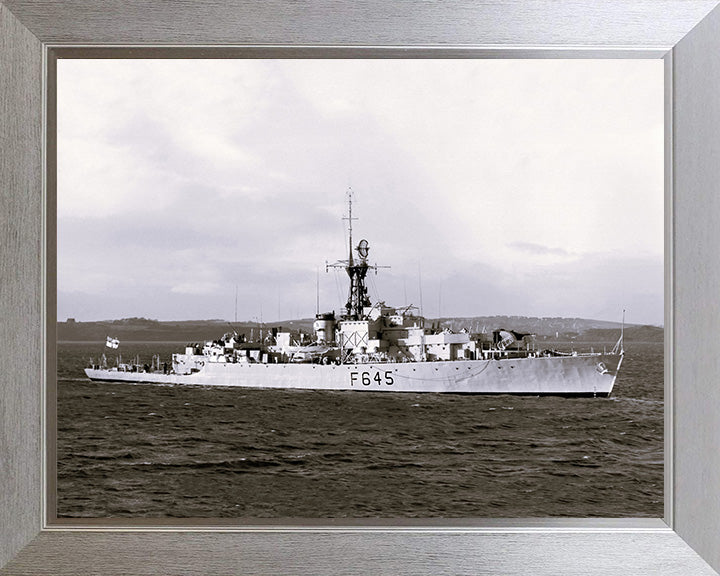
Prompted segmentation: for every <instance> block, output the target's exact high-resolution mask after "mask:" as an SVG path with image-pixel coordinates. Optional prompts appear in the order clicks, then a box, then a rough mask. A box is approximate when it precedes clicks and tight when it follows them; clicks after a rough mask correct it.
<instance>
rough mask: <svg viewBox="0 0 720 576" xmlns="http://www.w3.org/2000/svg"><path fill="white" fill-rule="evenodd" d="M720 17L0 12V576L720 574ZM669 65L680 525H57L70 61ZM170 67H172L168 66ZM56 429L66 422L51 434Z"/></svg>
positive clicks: (676, 5) (171, 7)
mask: <svg viewBox="0 0 720 576" xmlns="http://www.w3.org/2000/svg"><path fill="white" fill-rule="evenodd" d="M718 4H719V2H718V1H717V0H712V1H711V0H662V1H649V0H623V1H618V2H607V3H596V2H592V1H590V0H579V1H576V2H564V3H560V2H555V1H553V0H545V1H543V0H538V1H537V2H523V1H522V0H501V1H495V0H493V1H489V0H481V1H473V0H461V1H460V2H456V3H453V4H451V5H448V4H446V3H442V2H439V1H431V2H427V1H425V2H421V1H416V0H404V1H402V2H395V3H388V2H381V1H372V2H370V1H368V2H352V1H350V0H341V1H337V2H318V1H312V0H311V1H308V2H305V3H302V4H298V3H287V2H282V1H280V0H271V1H269V2H263V3H260V2H250V1H245V2H234V1H230V0H208V1H206V2H203V3H191V2H184V1H180V0H178V1H177V2H172V3H170V2H162V1H160V0H151V1H140V0H128V1H126V2H122V3H120V2H115V1H113V0H96V1H94V2H91V3H90V2H83V1H82V0H66V1H60V0H56V1H52V2H42V3H37V2H33V1H32V0H0V104H1V106H0V142H2V153H1V154H0V199H1V200H0V202H1V204H0V214H1V216H0V217H1V218H2V220H1V223H2V226H0V254H1V256H2V257H1V258H0V286H1V287H2V290H1V291H0V315H1V316H0V318H2V320H0V367H1V368H0V382H2V387H1V388H0V416H2V420H1V421H0V432H1V433H0V486H2V489H0V566H1V567H2V568H1V569H0V574H91V573H103V574H164V573H173V574H184V573H187V574H198V573H202V574H228V573H282V574H337V573H343V574H355V573H357V574H367V573H386V574H418V573H428V574H430V573H432V574H442V573H448V574H464V573H467V574H470V573H472V574H526V573H528V572H532V573H533V574H563V573H572V574H629V573H631V574H653V575H657V574H678V575H681V574H682V575H686V574H701V575H702V574H708V575H709V574H716V570H718V569H720V536H719V535H720V451H719V450H718V449H717V445H718V440H720V413H719V412H718V410H717V406H720V387H718V386H716V382H717V380H718V376H720V364H718V361H717V358H720V350H718V348H720V339H718V338H717V337H716V335H715V327H716V326H717V325H720V322H718V320H720V307H718V305H717V303H716V302H717V293H718V290H717V288H718V287H719V286H720V262H719V261H718V259H717V256H716V252H717V251H716V248H715V247H716V246H718V245H719V244H720V242H719V240H720V227H718V226H717V225H716V224H715V218H714V214H717V213H720V195H719V194H717V184H716V183H717V182H718V181H720V162H718V153H717V150H719V149H720V98H718V97H717V94H719V93H720V56H719V55H720V8H718ZM223 47H226V48H231V47H234V48H235V49H243V50H258V51H259V52H260V53H267V51H268V50H270V51H274V52H273V53H274V54H276V55H278V56H279V55H283V54H288V55H298V54H301V53H302V52H303V51H307V53H317V52H316V51H317V50H323V51H324V54H325V55H326V57H327V56H328V55H329V56H332V54H333V51H335V53H336V54H345V53H348V51H350V52H351V53H353V54H355V55H356V56H354V57H358V55H362V57H367V56H373V57H397V56H399V55H404V56H412V55H428V54H438V53H440V52H443V54H445V56H444V57H457V56H464V57H501V58H503V57H504V58H508V57H513V58H516V57H517V58H538V57H544V58H547V57H552V58H559V57H568V58H608V57H623V58H662V59H664V62H665V69H666V120H667V121H666V250H665V252H666V296H665V301H666V315H665V334H666V339H665V341H666V343H665V346H666V354H665V356H666V369H665V374H666V378H665V380H666V389H665V398H666V425H665V442H666V444H665V455H666V471H665V499H666V500H665V516H664V518H663V519H644V520H643V519H632V518H630V519H622V520H603V519H599V520H596V519H575V520H571V519H554V520H549V519H548V520H537V519H535V520H526V521H523V520H512V521H511V520H507V521H503V520H494V521H490V520H482V519H478V520H472V521H462V522H457V521H456V522H453V521H447V522H443V521H437V520H434V521H432V522H430V521H428V522H419V523H415V522H407V523H398V522H392V521H388V522H379V523H373V524H372V525H368V524H364V523H359V522H342V521H338V520H333V521H327V522H324V523H323V522H318V523H313V524H308V525H293V526H278V525H253V526H237V525H233V524H231V523H230V524H228V523H219V522H212V521H209V522H204V523H203V524H202V525H198V524H194V525H193V524H190V523H187V524H184V523H174V524H168V523H159V522H152V521H148V520H143V521H142V522H140V521H138V522H132V523H125V524H120V523H113V524H112V525H110V524H108V523H105V524H102V523H97V524H92V523H85V524H74V525H61V524H60V523H58V522H56V521H54V513H53V510H54V507H53V506H54V495H53V494H52V491H51V488H52V486H53V485H54V484H53V482H52V478H51V476H52V466H51V465H49V462H50V461H51V456H52V446H53V442H54V440H53V439H54V428H53V426H52V423H53V422H52V417H51V415H52V413H53V410H52V407H51V406H48V404H50V402H51V399H50V401H49V400H48V398H49V397H48V396H47V395H46V391H47V390H46V385H45V383H46V373H47V371H48V370H49V369H51V368H52V367H53V346H54V340H51V339H50V338H49V337H48V332H49V326H50V325H51V324H54V322H55V318H54V315H53V313H52V312H53V307H52V297H51V294H52V293H53V290H54V283H53V282H54V280H53V278H52V276H53V275H52V274H50V273H49V271H51V270H53V269H54V262H53V261H52V257H51V251H48V250H47V249H46V246H47V242H52V230H53V225H52V223H53V222H54V219H55V214H54V211H53V206H52V203H49V202H48V201H47V196H46V191H47V190H48V188H49V187H50V188H51V187H52V186H53V182H52V181H51V180H50V181H48V180H49V179H51V178H52V170H47V169H46V168H47V162H48V160H49V159H52V158H53V157H54V152H53V149H52V146H53V145H54V143H53V140H52V138H47V137H46V135H47V134H52V133H53V129H54V126H53V125H52V118H53V115H52V114H48V103H51V102H52V97H51V96H52V86H49V85H48V83H47V79H48V78H49V77H50V75H49V73H48V71H49V69H51V68H52V65H53V59H54V58H55V57H56V56H57V53H58V51H61V50H65V51H67V50H78V51H85V53H86V54H89V53H91V52H92V51H94V54H96V56H95V57H102V50H103V49H108V48H123V49H130V50H131V51H132V52H133V54H135V55H136V56H138V57H146V56H143V55H144V54H148V53H151V52H152V51H153V50H163V49H167V50H173V51H175V52H174V53H175V54H177V53H178V52H177V50H180V51H182V50H187V51H188V52H192V54H193V55H194V56H197V55H201V54H203V51H206V52H207V53H209V52H211V51H213V50H216V49H218V48H220V49H222V48H223ZM155 54H157V52H155ZM48 415H50V417H48Z"/></svg>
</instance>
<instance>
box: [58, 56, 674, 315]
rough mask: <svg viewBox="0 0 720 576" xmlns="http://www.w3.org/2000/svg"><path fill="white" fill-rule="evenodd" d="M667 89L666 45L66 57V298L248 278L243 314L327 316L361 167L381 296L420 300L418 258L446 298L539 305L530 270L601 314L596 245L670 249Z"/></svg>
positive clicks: (170, 301) (147, 292)
mask: <svg viewBox="0 0 720 576" xmlns="http://www.w3.org/2000/svg"><path fill="white" fill-rule="evenodd" d="M548 78H552V79H553V82H548V81H547V79H548ZM662 95H663V91H662V63H657V62H652V61H617V60H616V61H612V62H605V61H591V62H578V61H552V62H545V61H495V60H493V61H482V60H477V61H475V60H452V61H447V60H443V61H433V60H412V61H403V60H374V61H363V60H357V61H335V60H333V61H309V60H308V61H303V60H298V61H262V60H237V61H236V60H222V61H198V60H196V61H175V60H173V61H152V60H143V61H122V60H108V61H98V60H94V61H81V60H72V61H70V60H63V61H62V62H60V63H59V76H58V102H59V107H58V115H59V117H58V124H59V128H58V289H59V299H58V310H59V313H62V314H66V315H69V316H76V317H79V318H80V317H81V315H80V314H78V313H77V312H75V311H74V310H73V306H77V305H78V300H77V299H76V298H74V297H73V298H70V297H69V296H68V295H70V294H83V295H84V297H85V298H86V301H87V302H96V303H97V306H96V307H95V308H93V310H95V312H93V313H97V314H100V315H101V316H102V317H105V316H106V315H105V314H104V313H103V312H102V305H101V302H102V301H103V298H104V301H105V302H106V305H107V309H108V310H113V311H115V312H114V313H116V314H121V315H125V316H137V315H149V316H151V317H159V318H164V317H174V318H177V317H178V314H180V315H186V314H190V313H191V311H192V315H193V316H195V317H202V316H204V315H208V316H215V317H218V316H221V317H222V315H223V314H222V310H227V309H228V307H227V306H226V304H227V301H229V300H233V299H234V287H235V286H236V285H238V286H239V290H240V292H241V294H240V307H241V310H240V311H239V314H241V315H242V314H247V315H252V316H254V315H257V310H258V308H259V306H261V305H262V306H263V307H264V309H265V310H266V314H267V313H268V312H267V311H268V310H272V313H273V314H278V315H280V314H292V313H294V312H293V311H294V310H297V311H298V313H300V314H305V315H309V314H312V313H314V306H315V271H316V268H317V267H318V266H319V267H321V268H322V267H323V265H324V263H325V261H326V260H328V261H330V262H333V261H335V260H338V259H343V258H345V257H346V255H347V251H348V246H347V233H346V231H345V229H344V226H345V224H344V222H343V221H342V219H341V217H342V216H343V214H344V213H345V211H346V209H347V208H346V203H345V196H344V193H345V190H346V189H347V187H348V186H352V188H353V189H354V190H355V191H356V195H355V204H354V215H355V216H357V217H359V220H358V221H356V222H354V241H355V242H357V241H358V240H359V239H360V238H363V237H364V238H367V239H368V240H369V242H370V246H371V260H372V261H373V262H377V263H378V264H382V265H390V266H391V268H390V269H383V270H382V271H381V273H380V274H379V276H378V277H377V278H375V277H374V276H373V281H377V283H378V291H382V292H383V293H385V292H387V293H388V296H387V297H384V296H382V295H380V296H379V297H383V298H385V299H387V300H393V301H395V302H398V301H399V300H402V297H403V296H404V294H405V293H408V292H410V293H414V296H411V297H412V298H413V300H415V301H416V303H417V301H418V297H419V293H417V291H416V290H415V291H414V290H412V289H411V288H414V287H416V286H418V281H417V279H418V276H419V275H420V274H421V275H422V277H423V279H424V282H427V283H428V286H430V287H429V288H428V289H427V290H430V292H428V293H427V295H425V299H426V300H427V302H431V301H437V300H441V301H442V302H445V303H446V304H445V305H444V306H448V309H450V307H452V308H453V309H456V310H458V311H462V310H470V309H473V310H475V309H477V306H478V302H480V301H482V299H483V298H485V299H486V300H485V301H487V302H491V301H492V302H495V303H496V305H497V306H498V307H503V306H504V305H505V303H510V302H511V300H512V299H515V302H516V303H519V305H520V307H523V306H525V304H526V303H527V302H530V294H531V290H530V288H527V289H520V287H521V286H522V283H523V282H527V281H528V280H529V279H531V278H532V279H536V280H538V281H539V282H540V284H541V286H543V290H545V289H547V290H549V291H550V292H552V291H553V290H557V289H558V287H559V286H562V285H563V284H562V282H563V281H564V282H565V284H568V282H570V281H575V282H577V284H578V286H580V287H581V288H582V290H580V292H582V293H583V294H584V297H583V298H580V297H578V298H576V299H573V298H574V297H572V298H571V297H569V296H568V298H566V301H567V302H568V308H570V304H569V303H571V302H577V305H575V304H573V310H580V311H582V310H586V314H590V313H593V314H594V313H595V312H594V311H595V310H598V309H599V308H598V307H597V306H595V305H594V304H592V302H593V301H597V300H599V296H598V294H600V292H601V291H602V290H612V287H611V286H608V285H606V284H605V283H602V282H601V283H600V284H598V286H597V288H596V292H597V294H595V295H593V294H592V286H591V285H589V284H587V285H586V283H584V282H583V279H584V278H585V277H589V276H592V274H591V271H590V270H588V269H585V268H584V264H583V261H584V259H585V256H586V255H588V254H600V253H602V254H606V255H608V256H607V258H608V259H609V260H608V261H609V262H610V261H613V262H615V263H616V264H617V266H616V270H615V271H614V272H613V273H616V272H617V273H620V272H621V271H622V270H624V272H622V273H625V274H629V275H630V276H631V277H633V278H634V276H633V274H632V271H631V270H630V269H629V268H623V267H622V266H621V265H620V262H621V261H622V260H623V257H622V256H621V255H622V254H631V255H633V256H637V257H643V258H645V257H647V258H648V259H650V260H654V261H660V262H661V261H662V252H663V195H662V188H663V171H662V163H663V144H662V122H663V105H662V100H663V98H662ZM580 255H582V258H580V257H579V256H580ZM543 274H544V275H545V277H546V284H545V285H542V281H540V280H541V276H542V275H543ZM536 275H539V276H538V278H535V276H536ZM573 277H576V278H577V279H576V280H572V279H573ZM653 278H655V276H653ZM323 280H324V281H325V280H327V284H328V286H326V287H321V292H322V294H323V300H324V301H326V302H330V301H331V300H332V301H333V302H336V301H340V303H342V299H343V298H344V295H345V293H346V286H345V282H346V281H347V279H346V278H345V277H344V276H343V275H342V274H341V275H340V277H338V278H336V277H335V275H334V274H331V275H329V276H324V275H323ZM385 282H387V283H386V284H384V283H385ZM441 285H442V288H440V286H441ZM463 287H467V288H463ZM110 288H112V290H110ZM382 288H387V291H385V290H381V289H382ZM433 290H434V291H435V295H434V296H430V294H431V293H432V291H433ZM627 290H628V293H631V292H632V293H637V294H641V293H642V294H644V295H645V296H646V297H647V299H648V301H653V302H654V301H655V300H656V299H657V298H656V296H657V295H660V298H661V297H662V296H661V295H662V280H660V281H659V282H657V283H656V285H653V286H652V287H651V286H646V287H644V288H643V291H640V289H639V288H638V289H637V290H633V289H632V288H631V287H628V289H627ZM583 291H584V292H583ZM228 294H230V296H228ZM156 295H157V297H156ZM160 295H165V297H164V298H162V297H160ZM503 295H505V296H503ZM648 295H649V296H648ZM208 296H212V297H213V298H208ZM438 296H439V298H438ZM585 296H587V298H585ZM511 297H512V298H511ZM503 298H504V299H503ZM228 299H229V300H228ZM583 299H585V300H586V302H590V304H587V303H586V304H585V306H584V308H583V306H582V305H581V301H582V300H583ZM534 301H536V302H543V306H544V307H545V308H547V309H551V308H552V309H553V310H554V309H555V307H556V306H555V303H553V302H552V301H550V300H544V299H542V298H535V300H534ZM119 302H123V306H127V310H126V312H124V313H123V312H121V311H120V310H122V309H123V308H122V307H120V306H119V304H118V303H119ZM148 303H152V306H155V308H154V309H150V310H146V309H147V308H148V306H149V304H148ZM333 305H334V304H333ZM444 306H443V307H444ZM543 306H539V305H538V306H535V307H534V309H536V310H537V311H538V312H537V313H538V314H542V312H543V309H544V308H543ZM528 308H529V306H528ZM86 309H87V310H89V308H87V307H86ZM139 309H143V310H146V311H145V312H143V313H140V312H138V311H137V310H139ZM203 309H205V310H207V312H206V313H203V312H202V310H203ZM577 315H583V314H577ZM224 316H225V317H228V314H227V313H226V314H224ZM659 317H660V321H661V318H662V312H659Z"/></svg>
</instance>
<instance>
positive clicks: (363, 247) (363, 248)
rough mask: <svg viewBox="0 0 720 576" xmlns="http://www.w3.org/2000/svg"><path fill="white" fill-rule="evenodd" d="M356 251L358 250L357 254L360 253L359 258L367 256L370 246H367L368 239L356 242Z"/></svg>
mask: <svg viewBox="0 0 720 576" xmlns="http://www.w3.org/2000/svg"><path fill="white" fill-rule="evenodd" d="M357 251H358V254H360V258H367V257H368V252H370V247H369V246H368V241H367V240H360V244H358V247H357Z"/></svg>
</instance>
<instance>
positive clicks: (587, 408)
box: [57, 343, 663, 518]
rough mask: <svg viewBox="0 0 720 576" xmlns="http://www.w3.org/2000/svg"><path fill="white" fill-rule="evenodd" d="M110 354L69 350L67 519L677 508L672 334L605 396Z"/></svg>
mask: <svg viewBox="0 0 720 576" xmlns="http://www.w3.org/2000/svg"><path fill="white" fill-rule="evenodd" d="M123 348H124V350H123V354H124V356H125V358H126V359H129V358H130V357H131V356H133V355H134V354H136V353H138V354H140V355H141V359H142V360H143V361H144V362H149V359H150V356H151V354H152V353H154V352H161V353H162V354H163V359H169V357H170V353H171V352H173V351H178V350H179V349H181V348H182V345H177V344H158V343H152V344H139V343H138V344H132V343H123ZM102 351H103V349H102V343H100V344H97V343H95V344H77V343H72V344H70V343H61V344H59V345H58V485H57V486H58V490H57V494H58V516H60V517H143V516H146V517H205V518H208V517H209V518H222V517H259V518H262V517H266V518H267V517H276V518H278V517H279V518H338V517H366V518H367V517H378V518H379V517H386V518H387V517H418V518H430V517H446V518H453V517H456V518H457V517H533V516H534V517H548V516H596V517H598V516H600V517H640V516H649V517H661V516H662V515H663V347H662V344H658V343H632V344H630V345H628V349H627V350H626V357H625V360H624V362H623V366H622V369H621V373H620V376H619V377H618V379H617V381H616V385H615V391H614V392H613V396H612V397H611V398H607V399H603V398H595V399H593V398H555V397H540V398H537V397H516V396H457V395H438V394H401V393H388V392H382V393H379V392H375V393H368V392H363V393H357V392H332V391H315V390H296V391H283V390H252V389H226V388H202V387H190V386H178V387H172V386H156V385H155V386H154V385H146V384H141V385H130V384H120V383H118V384H110V383H94V382H90V381H89V380H87V379H85V378H84V374H83V373H82V368H83V367H84V366H85V364H86V363H87V360H88V357H89V356H95V357H96V358H97V356H98V354H99V353H102ZM108 356H110V355H108Z"/></svg>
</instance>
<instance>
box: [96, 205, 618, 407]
mask: <svg viewBox="0 0 720 576" xmlns="http://www.w3.org/2000/svg"><path fill="white" fill-rule="evenodd" d="M346 219H347V220H348V231H349V235H348V236H349V254H348V259H347V260H342V261H339V262H337V263H335V264H326V269H330V268H342V269H344V270H345V271H346V272H347V274H348V277H349V280H350V286H349V291H348V300H347V303H346V304H345V306H344V309H343V311H342V313H341V314H339V315H337V316H336V314H335V312H327V313H319V312H318V314H317V315H316V317H315V320H314V323H313V337H312V338H311V339H308V340H304V341H303V340H300V341H298V339H297V338H293V335H292V334H291V333H290V332H284V331H272V332H271V333H270V334H269V335H268V336H267V337H266V338H264V339H261V340H260V341H255V342H249V341H246V339H245V337H244V336H243V335H239V334H237V333H236V332H230V333H227V334H225V335H224V336H223V337H221V338H220V339H218V340H215V341H210V342H206V343H204V344H202V345H199V344H191V345H188V346H187V347H186V348H185V351H184V353H177V354H173V356H172V363H171V365H170V366H168V365H167V364H164V365H162V367H161V364H160V361H159V358H158V359H157V362H155V360H154V361H153V366H152V367H148V366H140V365H139V364H133V365H127V364H120V363H119V364H118V365H117V366H115V367H112V368H108V367H106V366H104V365H95V366H92V367H90V368H88V369H86V370H85V372H86V374H87V376H88V377H89V378H91V379H93V380H105V381H119V382H149V383H166V384H195V385H204V386H241V387H251V388H306V389H323V390H364V391H368V390H374V391H397V392H453V393H469V394H531V395H543V394H554V395H589V396H607V395H609V394H610V393H611V391H612V389H613V386H614V383H615V379H616V377H617V374H618V371H619V369H620V365H621V363H622V360H623V356H624V350H623V337H622V332H621V335H620V339H619V340H618V342H617V343H616V345H615V347H614V348H613V350H612V351H611V352H609V353H596V352H586V353H578V352H570V353H568V352H559V351H555V350H538V349H537V347H536V341H535V337H534V335H532V334H522V333H519V332H516V331H512V330H504V329H497V330H494V331H492V332H491V333H487V334H473V333H471V332H470V331H469V330H465V329H463V330H460V331H451V330H449V329H438V328H433V327H431V328H428V327H426V326H425V320H424V318H422V316H420V315H418V314H416V309H415V308H414V307H412V306H405V307H401V308H396V307H392V306H387V305H386V304H385V303H384V302H376V303H374V304H373V303H372V302H371V300H370V297H369V295H368V290H367V286H366V276H367V274H368V271H370V270H373V271H375V272H376V273H377V270H378V268H381V267H380V266H377V265H373V264H370V263H369V261H368V257H369V251H370V246H369V243H368V242H367V240H365V239H363V240H360V242H358V244H357V245H356V246H353V240H352V222H353V216H352V196H351V194H350V193H349V194H348V216H347V217H346Z"/></svg>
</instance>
